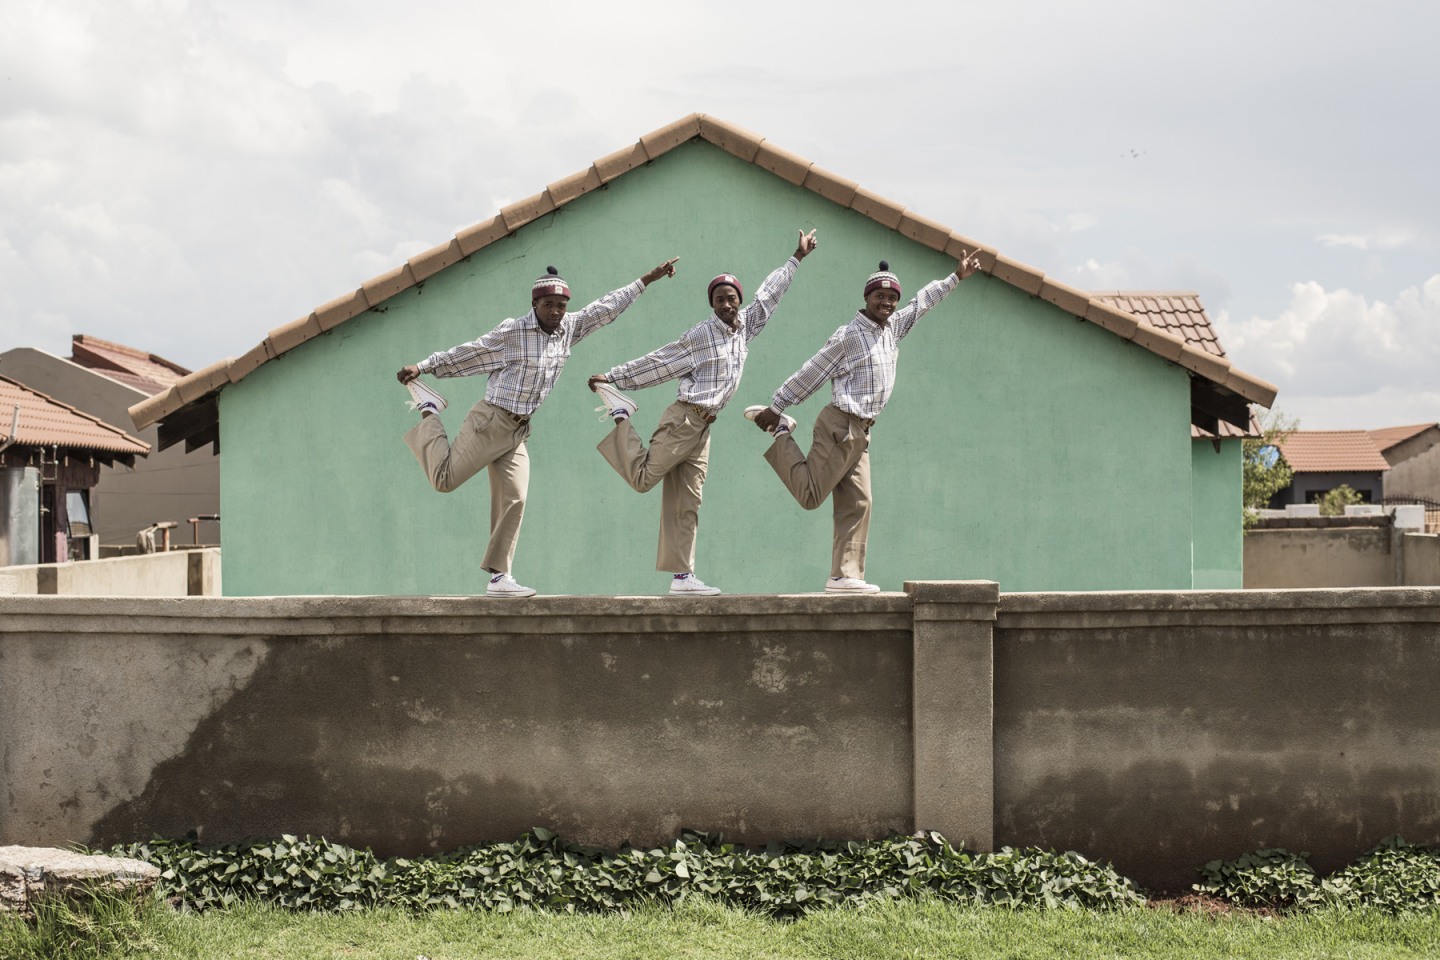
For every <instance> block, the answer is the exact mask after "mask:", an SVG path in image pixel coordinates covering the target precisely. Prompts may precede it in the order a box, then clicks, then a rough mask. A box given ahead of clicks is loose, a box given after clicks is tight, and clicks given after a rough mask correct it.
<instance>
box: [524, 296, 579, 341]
mask: <svg viewBox="0 0 1440 960" xmlns="http://www.w3.org/2000/svg"><path fill="white" fill-rule="evenodd" d="M569 304H570V300H569V298H567V297H557V296H554V295H553V294H552V295H550V296H544V297H541V298H540V299H538V300H531V301H530V307H531V309H533V310H534V311H535V319H536V320H537V321H539V323H540V329H542V330H544V331H545V332H546V333H554V332H555V329H556V328H557V327H559V326H560V321H561V320H563V319H564V318H565V308H566V307H567V306H569Z"/></svg>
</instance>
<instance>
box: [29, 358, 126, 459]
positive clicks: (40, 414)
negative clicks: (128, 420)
mask: <svg viewBox="0 0 1440 960" xmlns="http://www.w3.org/2000/svg"><path fill="white" fill-rule="evenodd" d="M16 407H19V409H20V422H19V426H18V428H17V429H16V431H15V436H14V437H11V436H10V425H11V423H12V422H14V418H15V408H16ZM12 439H13V440H14V441H15V443H16V445H18V446H45V447H48V446H51V445H55V446H58V447H60V448H61V449H62V450H70V451H81V452H86V453H98V454H110V455H113V456H114V458H115V459H120V460H126V461H129V460H132V459H133V458H134V457H136V456H145V455H146V454H148V453H149V452H150V444H148V443H146V442H144V441H143V440H138V439H136V438H135V437H132V436H130V435H129V434H128V433H126V432H125V431H123V430H121V429H120V428H119V427H113V426H111V425H110V424H108V423H106V422H104V421H103V420H99V419H96V418H95V417H92V416H90V415H89V414H88V413H84V412H82V411H80V410H77V409H75V408H74V407H72V406H70V405H69V404H67V403H61V402H60V401H59V400H56V399H55V398H54V397H50V396H47V395H46V394H43V393H41V392H40V391H38V390H32V389H30V388H29V387H27V386H25V385H24V384H22V383H18V382H16V381H14V380H11V379H10V378H9V377H0V444H3V443H4V442H5V441H7V440H12ZM12 449H13V448H12ZM106 459H109V458H106Z"/></svg>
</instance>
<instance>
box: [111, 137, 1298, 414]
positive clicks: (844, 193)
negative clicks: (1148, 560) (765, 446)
mask: <svg viewBox="0 0 1440 960" xmlns="http://www.w3.org/2000/svg"><path fill="white" fill-rule="evenodd" d="M695 139H700V140H704V141H706V142H707V143H710V144H713V145H714V146H716V147H718V148H720V149H721V150H724V151H725V152H727V153H729V154H731V155H732V156H734V157H737V158H739V159H740V160H743V161H744V162H746V163H752V164H754V165H756V166H758V167H761V168H762V169H765V170H768V171H770V172H771V173H773V174H775V175H776V176H778V177H780V178H781V179H784V180H787V181H789V182H790V183H792V184H795V185H796V186H799V187H802V188H804V189H806V190H810V191H813V192H814V193H818V194H819V195H820V196H822V197H824V198H825V199H826V200H829V201H830V202H832V203H836V204H839V205H840V206H842V207H847V208H849V209H851V210H854V211H855V212H856V213H859V214H860V215H862V216H865V217H869V218H870V219H871V220H874V221H875V222H877V223H879V224H881V225H882V226H884V227H887V228H889V229H891V230H896V231H898V232H899V233H901V234H902V235H904V236H906V237H909V238H910V239H911V240H914V241H915V242H916V243H919V244H921V245H923V246H926V247H929V248H930V249H932V250H938V251H940V252H942V253H945V254H947V255H949V256H953V257H956V258H957V259H958V258H959V256H961V253H962V251H964V252H975V253H976V255H977V257H978V259H979V261H980V269H981V270H982V271H984V272H985V273H988V274H990V275H991V276H993V277H995V278H996V279H998V280H1002V281H1004V282H1005V283H1008V284H1010V285H1011V286H1013V287H1015V288H1017V289H1019V290H1023V291H1024V292H1026V293H1028V294H1030V295H1031V296H1033V297H1039V298H1040V299H1042V300H1047V301H1049V302H1050V303H1053V304H1054V305H1055V306H1057V307H1059V308H1060V309H1061V310H1064V311H1066V312H1068V313H1070V314H1072V315H1073V316H1075V317H1077V318H1079V319H1081V320H1085V321H1087V322H1089V323H1093V324H1095V325H1096V326H1098V327H1100V328H1102V329H1104V330H1107V331H1109V332H1110V333H1112V334H1114V335H1115V336H1117V337H1120V338H1121V339H1124V340H1128V341H1130V342H1132V343H1134V344H1135V345H1137V346H1139V347H1141V348H1142V349H1144V350H1148V351H1150V352H1151V353H1154V354H1156V355H1157V356H1160V357H1162V358H1164V359H1165V360H1168V361H1170V362H1171V363H1174V364H1177V365H1178V366H1180V367H1183V368H1184V369H1186V370H1188V371H1190V372H1191V373H1193V374H1195V375H1196V376H1198V377H1201V378H1203V379H1204V380H1206V381H1208V382H1209V383H1213V384H1214V385H1215V387H1216V388H1217V389H1218V390H1221V391H1224V392H1226V393H1227V394H1229V395H1231V396H1234V397H1238V398H1239V399H1240V400H1241V401H1245V402H1250V403H1258V404H1260V405H1261V406H1265V407H1268V406H1270V405H1271V404H1272V403H1274V402H1275V393H1276V388H1275V386H1274V385H1273V384H1271V383H1268V382H1266V381H1264V380H1261V379H1260V378H1258V377H1254V376H1251V375H1249V374H1247V373H1243V372H1242V371H1240V370H1237V369H1235V368H1234V367H1233V366H1232V365H1231V363H1230V361H1229V359H1228V358H1226V357H1224V356H1222V355H1217V354H1216V353H1214V352H1213V351H1212V350H1210V349H1209V348H1208V347H1204V346H1195V345H1192V344H1191V343H1188V342H1186V340H1185V339H1184V338H1183V336H1181V335H1178V334H1174V333H1171V332H1170V331H1168V330H1166V329H1165V328H1163V327H1161V326H1158V325H1155V324H1151V323H1143V322H1141V321H1140V320H1139V319H1138V318H1137V317H1136V316H1134V315H1132V314H1130V313H1127V312H1125V311H1124V310H1121V309H1119V308H1117V307H1116V306H1115V305H1113V304H1111V303H1107V302H1106V301H1105V300H1104V299H1102V298H1100V297H1095V296H1092V295H1091V294H1088V293H1085V292H1084V291H1082V290H1077V289H1076V288H1074V287H1072V286H1069V285H1068V284H1066V283H1063V282H1061V281H1059V280H1055V279H1053V278H1050V277H1047V276H1046V275H1045V274H1044V272H1043V271H1040V270H1037V269H1035V268H1034V267H1030V266H1027V265H1025V264H1023V263H1021V262H1019V261H1018V260H1012V259H1010V258H1009V257H1006V256H1004V255H1003V254H1001V253H999V252H998V251H996V250H995V248H993V247H987V246H985V245H984V244H982V243H979V242H977V241H975V240H972V239H970V238H969V237H966V236H964V235H962V234H959V233H956V232H954V231H952V230H951V229H950V228H949V227H947V226H945V225H944V224H941V223H937V222H935V221H934V220H931V219H929V218H927V217H925V216H923V215H922V214H920V213H919V212H917V211H914V210H908V209H906V208H905V207H904V206H902V205H900V204H898V203H894V202H893V201H890V200H887V199H885V198H884V197H882V196H880V195H878V194H876V193H873V192H871V191H869V190H866V189H865V188H864V187H861V186H860V185H859V184H857V183H856V182H855V181H853V180H848V179H846V178H845V177H842V176H839V175H838V174H834V173H831V172H830V171H828V170H825V169H823V168H821V167H819V166H817V165H816V164H814V163H812V162H810V161H809V160H806V159H805V158H804V157H801V156H798V155H796V154H793V153H791V152H789V151H788V150H784V149H782V148H780V147H778V146H776V145H775V144H773V143H772V142H771V141H769V140H766V139H765V138H764V137H762V136H760V135H759V134H756V133H752V132H750V131H749V130H745V129H744V128H742V127H737V126H734V125H732V124H729V123H726V122H725V121H723V120H720V119H718V118H716V117H712V116H708V115H706V114H701V113H692V114H690V115H689V116H688V117H684V118H682V119H680V120H677V121H675V122H674V123H671V124H668V125H667V126H664V127H661V128H660V129H659V130H655V131H653V132H651V133H648V134H646V135H645V136H642V137H641V138H640V139H639V141H638V142H636V143H632V144H629V145H628V146H625V147H622V148H620V149H619V150H616V151H615V152H614V153H611V154H607V155H606V156H603V157H601V158H599V159H598V160H596V161H595V162H594V163H592V164H591V165H590V166H589V167H587V168H586V169H584V170H581V171H579V172H577V173H574V174H572V175H570V176H568V177H565V178H563V179H560V180H557V181H555V182H554V183H552V184H550V185H549V186H548V187H546V188H545V189H544V190H543V191H542V192H540V193H538V194H536V195H535V196H533V197H527V198H525V199H524V200H519V201H516V202H515V203H512V204H510V205H509V206H507V207H504V208H502V209H501V210H500V212H499V213H497V214H496V215H495V216H493V217H491V218H490V219H489V220H486V221H484V222H482V223H478V224H476V225H474V226H472V227H469V228H467V229H464V230H461V231H460V232H459V233H457V234H456V235H455V236H454V237H453V238H452V239H450V240H447V241H445V242H444V243H441V244H439V245H438V246H436V247H432V248H431V249H429V250H426V251H425V252H423V253H418V254H416V255H415V256H413V257H411V258H410V260H409V261H407V262H406V263H403V264H401V265H400V266H398V267H396V268H394V269H393V270H389V271H387V272H385V273H382V274H381V275H380V276H378V277H375V278H373V279H371V280H369V281H368V282H366V283H364V284H361V286H360V288H359V289H357V290H353V291H351V292H349V293H345V294H342V295H341V296H338V297H336V298H335V299H334V300H331V301H330V302H329V303H324V304H321V305H320V306H318V307H316V308H315V309H314V310H312V311H310V312H309V313H308V314H306V315H304V316H302V317H300V318H299V319H297V320H294V321H292V322H290V323H287V324H285V325H284V326H282V327H277V328H276V329H274V330H271V331H270V335H269V336H268V337H266V338H265V340H264V341H262V342H261V343H259V344H257V345H256V346H255V347H253V348H252V349H251V350H250V351H249V352H248V353H246V354H245V355H244V356H242V357H239V358H234V357H226V358H225V359H223V360H220V361H218V362H216V363H212V364H211V365H210V366H208V367H206V368H205V369H203V370H200V371H197V372H195V373H192V374H190V375H189V376H187V377H185V378H183V379H182V380H180V382H178V383H176V384H175V385H174V386H172V387H170V388H169V389H167V390H165V391H164V392H163V393H159V394H156V395H155V396H153V397H151V398H150V399H148V400H143V401H141V402H140V403H137V404H135V405H134V406H133V407H131V408H130V417H131V419H132V420H134V421H135V425H136V426H137V427H145V426H149V425H150V424H152V423H155V422H156V421H158V420H163V419H165V418H166V417H169V416H171V415H172V414H174V413H176V412H178V411H179V410H181V409H183V408H185V407H187V406H189V405H190V404H193V403H196V402H197V401H199V400H202V399H204V398H206V397H208V396H211V395H212V394H215V393H218V392H219V391H220V390H222V389H224V388H225V387H227V386H229V385H230V384H232V383H238V382H239V381H240V380H242V379H244V378H245V377H246V376H248V375H249V374H250V373H252V372H254V371H255V370H256V369H257V368H258V367H260V366H262V365H263V364H266V363H269V362H270V361H271V360H274V359H275V358H277V357H279V356H281V355H282V354H284V353H287V352H289V351H290V350H293V349H295V348H296V347H298V346H299V345H300V344H302V343H304V342H306V341H307V340H310V339H313V338H314V337H318V336H319V335H320V334H322V333H326V332H328V331H330V330H332V329H334V328H335V327H337V326H339V325H340V324H342V323H344V322H346V321H347V320H350V319H352V318H354V317H356V316H359V315H360V314H362V313H365V312H366V311H368V310H371V309H372V308H374V307H377V306H379V305H380V304H381V303H383V302H384V301H386V300H388V299H389V298H391V297H393V296H395V295H396V294H398V293H401V292H402V291H405V290H408V289H410V288H411V287H414V286H416V285H417V284H419V283H421V282H423V281H425V280H426V279H428V278H430V277H432V276H434V275H435V274H437V273H439V272H440V271H441V270H444V269H446V268H447V267H449V266H451V265H453V264H455V263H458V262H459V261H460V260H462V259H464V258H466V257H469V256H471V255H472V254H474V253H475V252H476V251H478V250H480V249H482V248H484V247H486V246H488V245H489V244H491V243H494V242H495V241H497V240H500V239H502V238H504V237H507V236H509V235H510V234H512V233H514V232H515V231H517V230H519V229H520V228H521V227H523V226H524V225H525V224H527V223H530V222H532V221H534V220H537V219H539V218H540V217H543V216H545V215H547V214H550V213H553V212H554V211H556V210H558V209H559V208H561V207H563V206H565V205H566V204H567V203H570V202H571V201H572V200H575V199H576V198H578V197H581V196H584V195H585V194H587V193H590V192H591V191H594V190H598V189H600V188H601V187H603V186H605V185H606V184H608V183H610V182H611V181H612V180H614V179H616V178H617V177H620V176H623V175H624V174H626V173H628V172H629V171H631V170H633V169H635V168H636V167H640V166H643V165H644V164H647V163H649V162H650V161H652V160H655V159H656V158H658V157H660V156H663V155H664V154H666V153H668V152H669V151H671V150H673V149H675V148H676V147H678V146H680V145H681V144H683V143H687V142H689V141H691V140H695Z"/></svg>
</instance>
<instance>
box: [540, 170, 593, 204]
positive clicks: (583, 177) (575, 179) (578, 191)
mask: <svg viewBox="0 0 1440 960" xmlns="http://www.w3.org/2000/svg"><path fill="white" fill-rule="evenodd" d="M600 186H601V183H600V174H598V173H596V172H595V165H594V164H593V163H592V164H591V165H590V166H589V167H587V168H585V169H584V170H581V171H580V172H579V173H576V174H572V175H570V176H568V177H563V178H562V179H559V180H556V181H555V182H554V183H552V184H550V186H548V187H546V188H545V189H546V190H547V191H549V193H550V196H551V197H553V198H554V200H555V205H556V206H557V207H563V206H564V205H565V204H567V203H569V202H570V201H571V200H574V199H575V198H576V197H583V196H584V195H585V194H587V193H589V192H590V191H591V190H598V189H600Z"/></svg>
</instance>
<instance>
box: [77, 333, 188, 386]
mask: <svg viewBox="0 0 1440 960" xmlns="http://www.w3.org/2000/svg"><path fill="white" fill-rule="evenodd" d="M70 360H71V362H72V363H78V364H79V365H80V366H82V367H85V368H86V369H88V370H93V371H95V372H96V373H100V374H104V375H105V376H107V377H109V378H110V379H112V380H119V381H120V382H121V383H123V384H125V385H126V386H129V387H134V388H135V389H136V390H140V391H143V392H145V393H148V394H150V395H151V396H154V395H155V394H157V393H159V392H161V391H162V390H168V389H169V388H171V387H173V386H174V385H175V384H177V383H179V382H180V381H181V380H183V379H184V378H185V377H188V376H189V375H190V371H189V370H187V369H185V368H184V367H182V366H180V365H179V364H178V363H171V362H170V361H169V360H166V359H165V358H164V357H157V356H156V355H155V354H153V353H146V352H145V351H143V350H136V349H135V348H134V347H127V346H125V345H124V344H119V343H111V342H110V341H109V340H101V339H100V338H98V337H91V336H87V335H86V334H83V333H77V334H76V335H75V336H74V337H72V338H71V341H70Z"/></svg>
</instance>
